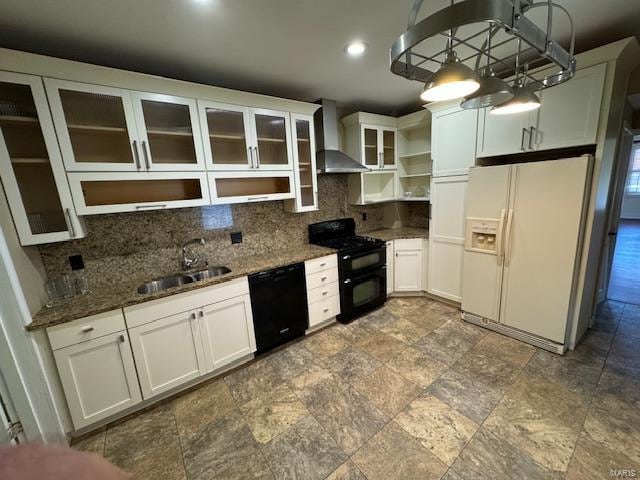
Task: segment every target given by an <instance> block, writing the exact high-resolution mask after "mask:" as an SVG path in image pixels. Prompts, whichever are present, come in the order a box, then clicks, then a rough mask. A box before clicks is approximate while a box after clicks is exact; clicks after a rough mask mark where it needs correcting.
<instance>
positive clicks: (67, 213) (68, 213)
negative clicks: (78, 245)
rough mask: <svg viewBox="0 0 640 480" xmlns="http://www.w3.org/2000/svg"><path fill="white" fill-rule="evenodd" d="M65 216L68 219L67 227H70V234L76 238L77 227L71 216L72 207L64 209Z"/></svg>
mask: <svg viewBox="0 0 640 480" xmlns="http://www.w3.org/2000/svg"><path fill="white" fill-rule="evenodd" d="M64 218H65V220H66V221H67V227H68V228H69V234H70V235H71V238H76V229H75V228H74V227H73V219H72V218H71V209H70V208H65V209H64Z"/></svg>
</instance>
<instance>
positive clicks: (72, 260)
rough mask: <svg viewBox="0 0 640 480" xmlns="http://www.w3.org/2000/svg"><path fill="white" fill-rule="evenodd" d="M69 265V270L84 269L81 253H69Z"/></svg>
mask: <svg viewBox="0 0 640 480" xmlns="http://www.w3.org/2000/svg"><path fill="white" fill-rule="evenodd" d="M69 265H70V266H71V270H74V271H75V270H84V260H82V255H70V256H69Z"/></svg>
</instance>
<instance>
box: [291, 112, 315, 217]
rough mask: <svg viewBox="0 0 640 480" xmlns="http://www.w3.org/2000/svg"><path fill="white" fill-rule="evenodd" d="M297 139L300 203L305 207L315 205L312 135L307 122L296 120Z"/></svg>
mask: <svg viewBox="0 0 640 480" xmlns="http://www.w3.org/2000/svg"><path fill="white" fill-rule="evenodd" d="M295 128H296V138H297V145H296V148H297V149H298V168H299V170H300V172H299V173H300V202H301V205H302V206H303V207H310V206H313V205H314V203H315V202H314V195H313V170H312V164H311V158H312V152H311V148H312V145H311V135H310V125H309V122H308V121H307V120H296V124H295Z"/></svg>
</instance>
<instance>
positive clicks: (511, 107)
mask: <svg viewBox="0 0 640 480" xmlns="http://www.w3.org/2000/svg"><path fill="white" fill-rule="evenodd" d="M536 108H540V98H538V96H537V95H536V94H535V93H534V92H532V91H531V90H529V89H528V88H526V87H518V88H515V89H514V96H513V98H512V99H511V100H509V101H507V102H505V103H503V104H501V105H496V106H495V107H493V108H492V109H491V113H492V114H493V115H510V114H512V113H524V112H530V111H532V110H535V109H536Z"/></svg>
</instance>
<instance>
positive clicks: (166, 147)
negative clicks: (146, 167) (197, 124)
mask: <svg viewBox="0 0 640 480" xmlns="http://www.w3.org/2000/svg"><path fill="white" fill-rule="evenodd" d="M141 103H142V113H143V114H144V124H145V127H146V129H147V138H148V139H149V150H150V151H151V160H152V161H153V163H165V164H191V165H194V164H197V163H198V159H197V157H196V150H195V146H194V141H193V125H191V112H190V110H189V105H180V104H176V103H168V102H158V101H153V100H142V102H141Z"/></svg>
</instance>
